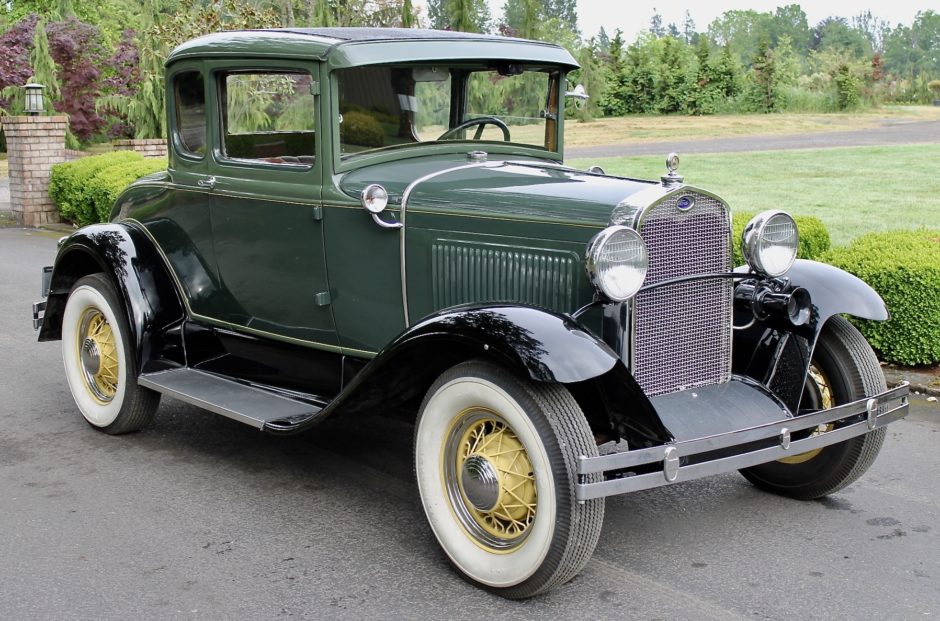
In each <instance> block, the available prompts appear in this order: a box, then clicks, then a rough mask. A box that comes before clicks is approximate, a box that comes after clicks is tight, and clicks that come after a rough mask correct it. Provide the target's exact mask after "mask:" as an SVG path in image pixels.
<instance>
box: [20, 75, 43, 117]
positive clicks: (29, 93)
mask: <svg viewBox="0 0 940 621" xmlns="http://www.w3.org/2000/svg"><path fill="white" fill-rule="evenodd" d="M23 88H25V89H26V114H28V115H29V116H37V115H39V114H42V113H43V112H45V111H46V107H45V105H43V101H42V97H43V95H42V91H43V90H44V89H45V88H46V87H45V86H43V85H42V84H36V83H30V84H27V85H26V86H24V87H23Z"/></svg>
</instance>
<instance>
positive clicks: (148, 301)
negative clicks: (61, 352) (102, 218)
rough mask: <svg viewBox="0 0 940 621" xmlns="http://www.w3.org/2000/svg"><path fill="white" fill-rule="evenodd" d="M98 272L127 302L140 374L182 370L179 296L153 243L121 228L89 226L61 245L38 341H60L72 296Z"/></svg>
mask: <svg viewBox="0 0 940 621" xmlns="http://www.w3.org/2000/svg"><path fill="white" fill-rule="evenodd" d="M96 272H103V273H105V274H107V275H108V276H109V277H110V278H111V279H112V281H113V283H114V285H115V287H116V289H117V291H118V294H119V295H120V297H121V299H122V300H123V301H124V305H125V309H126V311H127V319H128V324H129V327H130V332H131V334H130V337H131V343H133V344H134V346H135V351H136V352H137V360H136V362H137V369H138V370H139V372H141V373H144V372H150V371H157V370H161V369H164V368H167V367H168V366H175V365H177V364H184V363H185V360H184V354H183V348H182V340H181V337H180V333H179V332H180V331H179V326H180V325H181V323H182V321H183V319H184V317H185V313H184V311H183V304H182V302H181V300H180V297H179V292H178V291H177V288H176V286H175V285H174V283H173V279H172V277H171V276H170V274H169V272H168V271H167V268H166V265H165V263H164V261H163V259H162V257H161V256H160V254H159V252H158V250H157V249H156V248H155V247H154V245H153V242H152V241H151V240H150V238H149V237H147V235H146V234H144V233H143V232H141V231H139V230H137V229H136V228H134V227H133V226H126V225H123V224H96V225H91V226H87V227H84V228H82V229H79V230H78V231H76V232H75V233H73V234H72V235H71V236H69V237H68V238H67V239H66V240H65V241H64V242H63V243H62V245H61V246H60V248H59V253H58V255H57V256H56V261H55V265H54V267H53V272H52V280H51V287H50V290H49V298H48V300H47V302H46V314H45V318H44V320H43V323H42V328H41V330H40V332H39V340H40V341H55V340H59V339H61V338H62V315H63V312H64V310H65V304H66V302H67V300H68V295H69V291H71V289H72V286H73V285H74V284H75V282H76V281H77V280H78V279H79V278H81V277H83V276H87V275H88V274H92V273H96Z"/></svg>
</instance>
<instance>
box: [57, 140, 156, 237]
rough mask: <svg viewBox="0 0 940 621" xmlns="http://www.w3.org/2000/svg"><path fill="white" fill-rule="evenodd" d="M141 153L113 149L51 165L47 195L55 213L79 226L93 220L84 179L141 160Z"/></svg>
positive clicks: (92, 211)
mask: <svg viewBox="0 0 940 621" xmlns="http://www.w3.org/2000/svg"><path fill="white" fill-rule="evenodd" d="M143 159H144V156H143V155H141V154H140V153H135V152H134V151H113V152H111V153H103V154H101V155H94V156H91V157H83V158H81V159H78V160H74V161H72V162H65V163H63V164H56V165H55V166H53V167H52V177H51V178H50V180H49V195H50V196H51V197H52V200H53V201H54V202H55V204H56V207H57V208H58V210H59V213H60V214H61V215H62V217H63V218H65V219H66V220H71V221H73V222H76V223H78V224H80V225H85V224H89V223H91V222H95V221H97V215H95V213H94V210H93V207H92V202H91V200H90V198H89V197H88V195H87V191H88V190H89V189H90V188H89V185H88V181H89V180H90V179H91V178H92V177H93V176H95V175H96V174H97V173H98V172H99V171H100V170H103V169H105V168H108V167H109V166H115V165H119V164H123V163H126V162H134V161H141V160H143Z"/></svg>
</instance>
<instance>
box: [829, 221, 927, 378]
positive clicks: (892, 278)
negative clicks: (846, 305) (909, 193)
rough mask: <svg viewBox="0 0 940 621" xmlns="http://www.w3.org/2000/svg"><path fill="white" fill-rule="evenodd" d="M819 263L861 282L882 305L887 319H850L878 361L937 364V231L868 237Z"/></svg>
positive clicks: (839, 249) (891, 233) (864, 236)
mask: <svg viewBox="0 0 940 621" xmlns="http://www.w3.org/2000/svg"><path fill="white" fill-rule="evenodd" d="M823 260H825V261H826V262H828V263H831V264H832V265H835V266H836V267H840V268H842V269H844V270H845V271H847V272H850V273H852V274H855V275H856V276H858V277H859V278H861V279H862V280H864V281H865V282H867V283H868V284H869V285H871V286H872V287H873V288H874V289H875V291H877V292H878V293H879V294H880V295H881V297H882V298H883V299H884V301H885V303H886V304H887V305H888V310H889V311H890V312H891V318H890V319H889V320H888V321H865V320H855V319H853V323H855V324H856V325H857V326H858V328H859V330H861V331H862V334H864V335H865V338H867V339H868V342H869V343H871V345H872V347H874V348H875V349H876V350H878V352H879V353H880V354H881V358H882V360H885V361H887V362H894V363H897V364H903V365H912V366H916V365H927V364H936V363H940V231H938V230H929V229H921V230H918V231H891V232H888V233H869V234H868V235H863V236H862V237H859V238H857V239H855V240H854V241H853V242H852V243H851V244H849V245H848V246H844V247H839V248H834V249H833V250H831V251H830V252H829V253H827V255H826V256H825V257H824V258H823Z"/></svg>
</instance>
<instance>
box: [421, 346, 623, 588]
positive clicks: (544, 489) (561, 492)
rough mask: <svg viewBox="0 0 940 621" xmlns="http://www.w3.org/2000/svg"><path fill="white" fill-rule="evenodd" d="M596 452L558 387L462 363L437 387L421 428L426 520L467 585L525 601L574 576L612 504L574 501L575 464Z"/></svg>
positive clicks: (423, 412)
mask: <svg viewBox="0 0 940 621" xmlns="http://www.w3.org/2000/svg"><path fill="white" fill-rule="evenodd" d="M596 454H597V446H596V444H595V442H594V438H593V434H592V433H591V430H590V428H589V427H588V424H587V421H586V420H585V418H584V415H583V414H582V413H581V410H580V408H579V407H578V404H577V402H575V400H574V399H573V398H572V397H571V395H570V393H568V391H567V390H566V389H565V388H564V387H563V386H560V385H542V384H535V383H530V382H523V381H520V380H518V379H516V378H515V377H513V376H512V375H510V374H509V373H507V372H506V371H504V370H502V369H501V368H499V367H496V366H493V365H490V364H487V363H483V362H468V363H463V364H459V365H457V366H455V367H453V368H451V369H450V370H448V371H446V372H445V373H443V374H442V375H441V376H440V377H439V378H438V379H437V381H436V382H435V383H434V385H433V386H431V388H430V390H429V391H428V393H427V396H426V397H425V399H424V403H423V404H422V406H421V412H420V414H419V417H418V423H417V427H416V429H415V471H416V475H417V479H418V489H419V492H420V494H421V501H422V504H423V505H424V510H425V513H426V515H427V517H428V521H429V522H430V525H431V528H432V530H433V531H434V534H435V536H436V537H437V540H438V542H439V543H440V544H441V547H442V548H443V549H444V552H445V553H446V554H447V556H448V558H449V559H450V561H451V563H452V564H453V565H454V567H455V568H456V569H457V571H459V572H460V573H461V575H462V576H464V577H465V578H466V579H468V580H470V581H471V582H474V583H476V584H478V585H481V586H483V587H485V588H488V589H489V590H492V591H495V592H497V593H498V594H500V595H502V596H504V597H510V598H524V597H530V596H532V595H535V594H537V593H541V592H543V591H546V590H548V589H550V588H552V587H554V586H556V585H559V584H562V583H564V582H567V581H568V580H570V579H571V578H573V577H574V576H575V575H577V573H578V572H579V571H581V569H582V568H583V567H584V565H585V564H586V563H587V561H588V560H589V559H590V557H591V554H592V553H593V551H594V547H595V546H596V544H597V540H598V537H599V536H600V531H601V524H602V522H603V518H604V501H603V499H599V500H589V501H587V502H585V503H583V504H579V503H578V502H577V500H576V499H575V483H576V482H577V476H578V475H577V459H578V456H579V455H586V456H593V455H596Z"/></svg>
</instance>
